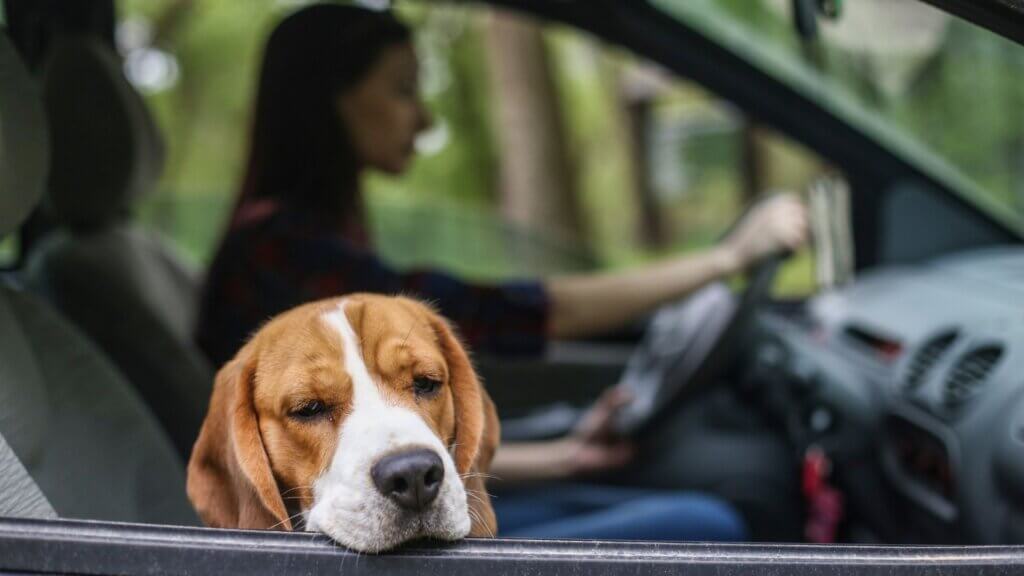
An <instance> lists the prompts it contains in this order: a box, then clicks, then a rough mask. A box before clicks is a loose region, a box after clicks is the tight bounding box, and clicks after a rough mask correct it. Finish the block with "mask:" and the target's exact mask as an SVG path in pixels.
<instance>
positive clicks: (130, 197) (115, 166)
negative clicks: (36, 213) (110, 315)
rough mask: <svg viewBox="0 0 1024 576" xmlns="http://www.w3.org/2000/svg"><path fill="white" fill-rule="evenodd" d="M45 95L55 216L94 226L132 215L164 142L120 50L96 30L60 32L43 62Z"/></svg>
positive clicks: (158, 166)
mask: <svg viewBox="0 0 1024 576" xmlns="http://www.w3.org/2000/svg"><path fill="white" fill-rule="evenodd" d="M43 99H44V102H45V105H46V112H47V115H48V117H49V121H50V140H51V162H52V169H51V176H50V179H49V186H48V192H49V196H48V200H49V202H50V208H51V209H52V211H53V216H54V217H55V218H56V220H57V221H58V222H59V223H61V224H64V225H67V226H70V227H72V228H95V227H99V226H102V225H104V224H107V223H109V222H111V221H114V220H117V219H119V218H121V217H123V216H125V215H127V214H128V212H129V210H130V208H131V204H132V202H133V201H134V200H135V199H136V198H137V197H138V196H139V195H140V194H142V193H144V192H146V191H148V190H150V189H152V188H153V187H154V186H155V184H156V181H157V179H158V178H159V176H160V172H161V170H162V168H163V159H164V147H163V142H162V141H161V139H160V135H159V132H158V130H157V128H156V125H155V123H154V121H153V118H152V116H150V114H149V112H148V110H147V109H146V105H145V102H143V100H142V97H141V96H140V95H139V94H138V92H136V91H135V89H134V88H133V87H132V86H131V84H129V82H128V80H127V79H126V78H125V76H124V73H123V72H122V69H121V59H120V57H119V56H118V55H117V54H116V53H115V52H114V51H113V50H112V49H111V48H109V47H108V46H107V45H106V44H104V43H103V42H102V41H101V40H99V39H97V38H93V37H89V36H70V37H66V38H62V39H61V40H59V41H58V42H57V43H56V44H55V45H54V46H53V48H52V50H51V52H50V55H49V57H48V58H47V62H46V65H45V66H44V70H43Z"/></svg>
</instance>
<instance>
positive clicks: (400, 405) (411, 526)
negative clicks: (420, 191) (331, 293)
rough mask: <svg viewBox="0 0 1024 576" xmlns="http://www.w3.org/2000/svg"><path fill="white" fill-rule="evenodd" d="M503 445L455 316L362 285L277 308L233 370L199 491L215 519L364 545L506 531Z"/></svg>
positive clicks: (196, 497) (221, 388)
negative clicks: (453, 324)
mask: <svg viewBox="0 0 1024 576" xmlns="http://www.w3.org/2000/svg"><path fill="white" fill-rule="evenodd" d="M498 440H499V428H498V420H497V416H496V412H495V410H494V406H493V404H492V403H491V401H490V398H489V397H488V396H487V393H486V391H485V390H484V389H483V387H482V386H481V385H480V382H479V379H478V378H477V376H476V374H475V372H474V370H473V367H472V365H471V364H470V361H469V358H468V356H467V354H466V351H465V350H464V349H463V346H462V345H461V344H460V342H459V340H458V339H457V337H456V336H455V335H454V333H453V332H452V330H451V328H450V326H449V325H448V323H447V322H446V321H445V320H444V319H443V318H441V317H440V316H439V315H438V314H436V313H435V312H434V311H433V310H431V309H430V308H429V307H428V306H426V305H424V304H422V303H420V302H417V301H415V300H411V299H408V298H399V297H384V296H376V295H369V294H355V295H350V296H346V297H344V298H337V299H331V300H324V301H318V302H313V303H310V304H306V305H303V306H300V307H298V308H294V309H292V310H290V311H288V312H285V313H283V314H281V315H279V316H277V317H275V318H274V319H272V320H271V321H270V322H268V323H267V324H266V325H264V326H263V328H261V329H260V330H259V331H258V332H257V333H256V334H255V335H254V336H253V337H252V338H251V339H250V340H249V342H247V343H246V344H245V346H243V347H242V349H241V350H240V351H239V352H238V353H237V355H236V356H235V357H234V359H232V360H231V361H230V362H228V363H227V364H226V365H225V366H224V367H223V368H221V369H220V371H219V372H218V373H217V378H216V383H215V385H214V391H213V394H212V397H211V399H210V406H209V410H208V412H207V415H206V419H205V421H204V423H203V427H202V430H201V432H200V435H199V439H198V441H197V442H196V447H195V450H194V451H193V453H192V458H191V460H190V461H189V466H188V494H189V498H190V499H191V501H192V503H193V505H194V506H195V507H196V510H197V511H198V512H199V515H200V517H201V518H202V519H203V521H204V522H205V523H206V524H208V525H210V526H217V527H225V528H242V529H272V530H306V531H310V532H320V533H323V534H326V535H327V536H329V537H330V538H331V539H333V540H334V541H336V542H338V543H339V544H341V545H343V546H346V547H348V548H351V549H353V550H356V551H359V552H382V551H385V550H389V549H391V548H394V547H396V546H398V545H400V544H402V543H405V542H408V541H410V540H416V539H421V538H430V539H438V540H448V541H451V540H458V539H461V538H465V537H466V536H476V537H493V536H494V535H495V532H496V530H497V524H496V520H495V517H494V511H493V509H492V508H491V504H490V499H489V496H488V494H487V491H486V489H485V486H484V478H485V476H486V472H487V470H488V469H489V467H490V463H491V459H492V458H493V455H494V451H495V449H496V448H497V445H498Z"/></svg>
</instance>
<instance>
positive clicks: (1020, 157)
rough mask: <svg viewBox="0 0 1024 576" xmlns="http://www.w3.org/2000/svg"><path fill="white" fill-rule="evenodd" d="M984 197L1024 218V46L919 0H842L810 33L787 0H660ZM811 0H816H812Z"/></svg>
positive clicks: (996, 208) (656, 0) (974, 196)
mask: <svg viewBox="0 0 1024 576" xmlns="http://www.w3.org/2000/svg"><path fill="white" fill-rule="evenodd" d="M652 4H654V5H656V6H658V7H660V8H662V9H664V10H665V11H666V12H668V13H670V14H672V15H674V16H675V17H677V18H679V19H680V20H682V21H684V22H685V23H686V24H688V25H690V26H693V27H695V28H697V29H698V30H699V31H701V32H702V33H705V34H709V35H711V36H712V37H713V38H714V39H715V40H716V41H719V42H722V43H723V44H725V45H727V46H729V47H730V48H731V49H733V50H735V51H737V52H739V53H740V54H742V55H743V57H744V58H746V59H749V60H750V61H751V62H754V63H755V64H756V65H759V66H760V67H762V68H763V69H765V70H767V71H768V72H769V73H771V74H772V75H775V76H779V77H782V78H785V79H786V80H787V82H789V83H790V84H792V85H793V86H795V87H797V88H798V89H800V90H801V91H803V92H804V93H805V94H806V95H807V96H808V97H810V98H812V99H815V100H818V101H819V102H820V103H821V104H822V105H823V106H825V107H827V108H829V109H831V110H832V111H833V112H834V113H836V114H838V115H840V116H841V117H845V118H847V119H848V120H849V121H851V122H852V123H854V124H855V125H857V126H858V127H859V128H861V129H862V130H865V131H867V132H869V134H871V136H872V137H873V138H875V139H877V140H879V141H881V142H883V143H886V144H888V145H889V146H891V147H892V148H893V149H895V150H896V151H897V152H898V153H899V154H903V155H907V156H912V157H914V160H915V162H916V163H918V164H921V165H925V166H927V167H928V168H929V169H930V170H932V171H933V172H935V173H936V174H937V175H938V176H939V177H941V178H943V179H944V180H946V181H947V182H949V183H950V184H951V185H952V186H953V187H954V188H956V189H959V190H960V191H961V192H962V193H963V194H965V195H966V196H967V197H968V198H969V199H970V200H972V201H973V202H974V203H975V204H977V205H979V206H981V207H983V208H984V209H986V210H988V211H990V212H991V213H993V214H994V215H996V216H997V217H999V218H1001V219H1003V220H1004V221H1006V222H1008V223H1010V224H1011V225H1013V226H1016V227H1018V228H1020V227H1021V225H1022V223H1024V84H1022V83H1021V82H1020V78H1021V77H1022V75H1024V48H1021V46H1019V45H1018V44H1016V43H1014V42H1011V41H1009V40H1006V39H1004V38H1002V37H1000V36H997V35H996V34H993V33H991V32H989V31H987V30H985V29H983V28H980V27H978V26H975V25H973V24H970V23H968V22H966V21H964V20H960V19H958V18H955V17H953V16H950V15H949V14H947V13H945V12H942V11H940V10H938V9H936V8H933V7H931V6H929V5H928V4H926V3H925V2H918V1H916V0H857V1H856V2H834V3H831V4H832V5H838V6H839V7H840V10H839V13H838V15H836V16H835V17H833V18H828V17H819V18H818V19H817V23H818V24H817V30H818V35H817V37H816V39H811V40H802V38H801V36H800V35H799V34H798V33H797V29H796V27H795V26H794V25H793V15H792V13H791V9H792V6H793V4H794V3H793V2H790V1H788V0H652ZM807 4H811V3H807Z"/></svg>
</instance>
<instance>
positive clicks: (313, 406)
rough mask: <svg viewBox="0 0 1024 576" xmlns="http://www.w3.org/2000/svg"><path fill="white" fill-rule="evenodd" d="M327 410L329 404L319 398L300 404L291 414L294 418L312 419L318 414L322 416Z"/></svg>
mask: <svg viewBox="0 0 1024 576" xmlns="http://www.w3.org/2000/svg"><path fill="white" fill-rule="evenodd" d="M326 412H327V405H326V404H324V403H323V402H321V401H319V400H310V401H309V402H306V403H305V404H303V405H301V406H299V407H298V408H296V409H295V410H292V411H291V414H289V415H290V416H291V417H292V418H295V419H298V420H312V419H313V418H316V417H317V416H322V415H324V414H325V413H326Z"/></svg>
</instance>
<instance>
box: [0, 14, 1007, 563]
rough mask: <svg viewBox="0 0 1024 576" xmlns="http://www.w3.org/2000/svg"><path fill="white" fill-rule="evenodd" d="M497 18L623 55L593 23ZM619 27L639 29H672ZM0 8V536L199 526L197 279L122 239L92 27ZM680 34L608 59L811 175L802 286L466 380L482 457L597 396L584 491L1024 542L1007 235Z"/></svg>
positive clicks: (830, 532) (123, 189)
mask: <svg viewBox="0 0 1024 576" xmlns="http://www.w3.org/2000/svg"><path fill="white" fill-rule="evenodd" d="M439 3H440V2H429V3H428V4H439ZM494 4H499V5H507V6H508V7H512V8H515V9H521V10H522V9H525V10H528V11H531V12H534V13H536V14H540V15H544V16H546V17H548V18H550V19H551V20H553V21H559V20H560V19H561V21H562V22H563V23H565V22H567V23H569V24H573V25H577V26H579V27H580V28H583V29H586V30H588V32H589V33H591V34H594V35H596V36H597V37H599V38H601V39H602V40H604V41H607V42H609V43H613V44H614V43H618V42H627V40H625V38H626V37H627V35H626V33H625V32H622V31H618V32H617V31H616V29H614V28H613V27H611V26H609V25H608V24H607V22H608V21H610V20H612V19H613V17H614V15H615V13H616V12H615V11H616V10H623V9H624V8H622V6H621V5H619V4H618V3H616V2H602V3H599V4H601V6H602V7H601V8H595V9H594V13H593V14H591V15H590V16H580V14H581V13H582V12H580V9H579V7H578V6H576V4H578V3H573V2H568V3H554V4H558V6H548V7H546V8H544V7H541V8H538V7H537V6H538V5H540V4H544V3H543V2H534V1H525V0H524V1H521V2H519V1H516V0H507V1H501V2H494ZM642 4H643V7H636V9H637V10H638V11H639V12H640V13H642V14H644V15H646V16H645V17H646V18H648V20H642V19H640V20H638V21H642V22H645V23H646V25H649V26H652V27H653V28H652V29H654V30H658V29H660V28H658V27H661V26H669V27H670V28H669V29H671V30H674V31H676V28H674V27H675V26H678V22H677V21H676V19H675V18H676V17H678V18H680V19H683V20H685V18H686V17H687V11H688V10H690V8H687V7H686V3H682V2H676V3H673V2H670V1H669V0H662V1H658V2H653V1H652V2H644V3H642ZM795 4H801V3H794V5H795ZM4 8H5V17H6V26H5V27H3V29H2V32H0V138H2V140H0V238H8V239H14V240H11V242H14V243H15V244H14V245H16V246H17V249H16V250H15V257H14V258H11V259H10V261H9V265H8V266H7V267H6V268H5V269H4V271H3V272H2V275H0V516H3V517H12V518H41V519H47V518H54V517H59V518H72V519H88V520H108V521H123V522H135V523H145V524H160V525H178V526H198V519H197V517H196V515H195V513H194V511H193V510H192V508H191V506H190V504H189V502H188V501H187V498H186V496H185V489H184V463H185V462H187V460H188V457H189V454H190V452H191V449H192V444H193V442H194V439H195V436H196V434H197V432H198V429H199V426H200V424H201V422H202V419H203V416H204V414H205V412H206V405H207V402H208V399H209V394H210V390H211V386H212V380H213V374H214V373H215V370H216V368H217V367H214V366H210V365H209V363H208V362H207V361H206V359H205V358H204V357H203V355H202V353H201V352H200V351H199V350H198V349H197V348H196V346H195V344H194V343H193V341H192V333H193V329H194V321H195V315H196V307H197V300H198V293H199V290H200V286H201V278H202V270H201V269H200V267H199V266H197V265H196V264H195V263H194V262H192V261H190V260H189V259H188V258H187V257H185V256H184V255H183V254H182V250H181V247H180V246H177V245H175V244H174V242H173V241H171V240H170V239H168V238H167V237H166V236H165V235H162V234H160V233H159V232H158V231H155V230H153V229H152V227H150V226H148V225H146V224H145V223H143V222H141V221H140V219H139V217H138V210H137V206H138V204H139V203H140V202H142V200H143V199H145V197H146V195H148V194H153V193H154V192H155V190H156V189H157V187H158V181H159V178H160V175H161V173H162V171H163V170H165V169H166V163H165V144H164V141H163V140H162V136H161V134H160V131H159V129H158V127H157V124H156V122H155V121H154V118H153V114H152V111H151V110H150V109H149V106H148V104H147V102H146V101H145V100H144V98H143V96H142V95H141V94H140V92H139V90H138V89H137V88H136V87H134V86H133V85H132V83H131V82H129V80H128V79H127V78H126V76H125V74H124V66H123V63H122V61H121V58H122V57H121V55H120V54H119V53H118V51H117V49H116V46H115V42H114V39H113V33H112V31H111V30H112V27H113V25H114V21H115V17H114V11H115V8H116V5H115V3H114V2H112V1H103V0H90V1H88V2H86V1H81V2H77V3H76V4H75V7H74V8H71V7H69V6H67V5H66V3H61V2H57V1H46V2H30V1H20V0H6V1H5V2H4ZM583 12H586V11H585V9H584V10H583ZM585 18H592V19H593V20H592V21H590V22H587V21H582V22H580V21H577V19H585ZM692 26H693V27H691V28H688V29H687V30H688V32H686V31H679V32H678V34H677V35H676V36H672V38H673V40H672V41H673V42H678V43H684V44H685V43H687V42H689V45H690V46H694V47H695V48H694V50H693V53H687V54H682V53H681V52H680V51H679V50H678V44H672V43H671V42H669V41H668V40H666V39H665V38H663V37H659V36H658V35H657V34H648V35H647V38H646V39H645V40H629V41H628V42H629V43H631V45H630V44H627V46H628V47H629V48H630V49H631V50H633V51H635V52H636V53H638V54H639V55H640V56H642V57H645V58H650V59H654V60H656V61H658V62H659V63H660V64H662V65H663V66H664V68H665V69H666V70H667V71H668V73H669V74H672V73H677V74H680V75H683V74H684V72H685V76H686V79H687V81H690V82H694V83H696V84H698V85H700V86H701V89H703V90H707V91H710V92H712V93H722V94H723V98H724V99H727V100H728V101H729V102H730V104H729V106H731V107H735V108H737V109H739V110H740V111H741V112H742V114H749V115H751V116H754V117H757V118H761V119H763V120H764V122H765V123H766V125H768V126H770V127H771V128H772V129H773V130H774V131H775V132H777V133H778V134H779V135H780V136H779V137H780V138H783V137H784V138H786V139H788V140H792V141H795V142H797V143H799V144H800V145H801V146H803V147H805V148H807V149H810V150H814V151H815V152H814V155H815V165H816V166H818V167H819V168H820V169H819V170H816V171H814V172H815V173H814V174H813V176H814V177H813V178H807V179H805V180H803V181H802V182H801V183H802V184H806V188H805V189H806V190H807V192H806V193H807V197H808V201H809V203H810V206H811V210H812V216H813V218H814V237H815V245H814V248H813V250H812V251H811V253H809V254H804V255H803V258H805V260H804V262H805V267H806V269H812V268H813V274H814V275H815V279H814V281H813V286H811V287H810V288H809V289H808V290H806V291H805V293H803V294H800V295H797V296H790V297H785V298H780V297H778V296H777V294H776V292H775V291H774V290H773V287H774V286H776V280H777V279H778V277H779V276H780V275H783V274H786V272H784V271H782V270H783V269H784V268H785V266H786V265H787V264H786V262H785V261H784V260H783V259H775V260H770V261H768V262H766V263H763V264H761V265H760V266H758V267H757V268H755V269H754V270H751V271H750V272H749V274H748V275H747V277H746V278H745V280H744V281H742V282H738V283H736V284H728V283H719V284H714V285H711V286H709V287H707V288H705V289H703V290H701V291H699V292H697V293H696V294H694V295H692V296H691V297H689V298H687V299H685V300H683V301H681V302H678V303H674V304H672V305H670V306H666V307H664V308H662V309H660V310H658V311H657V312H656V313H654V314H653V315H652V316H651V317H650V318H649V319H647V320H646V321H645V322H643V323H641V324H638V325H637V326H635V327H633V328H632V329H628V330H623V331H621V332H619V333H616V334H609V335H607V337H605V338H602V339H598V340H594V341H586V342H555V343H553V344H552V345H551V346H550V348H549V350H548V351H547V353H546V355H545V356H544V357H542V358H536V359H506V358H495V357H479V358H477V359H476V363H477V368H478V370H479V371H480V373H481V374H482V376H483V379H484V381H485V382H486V383H487V387H488V390H489V392H490V394H491V396H492V397H493V398H494V400H495V403H496V404H497V406H498V408H499V412H500V414H501V416H502V422H503V424H502V427H503V437H504V438H506V439H510V440H538V439H546V438H554V437H557V436H560V435H563V434H565V433H567V432H568V431H570V430H571V429H572V426H573V425H574V423H575V422H576V421H577V420H578V418H579V417H580V415H581V413H582V412H583V411H584V410H585V409H586V407H587V406H588V405H589V403H590V402H592V401H593V400H594V399H595V398H596V397H597V396H598V395H599V394H600V392H601V391H602V390H604V389H606V388H608V387H609V386H613V385H616V384H620V383H621V384H622V385H625V386H627V387H629V388H630V389H631V390H632V391H633V393H634V397H635V400H634V402H633V403H632V404H631V405H630V406H629V407H628V409H627V410H626V411H625V412H624V413H623V414H621V417H620V418H619V420H618V422H617V426H618V428H619V429H620V430H621V432H622V433H623V434H624V435H627V436H629V437H632V438H634V439H636V441H637V443H638V445H639V448H640V450H639V456H638V457H637V458H636V460H635V461H634V463H633V464H631V465H630V466H629V467H628V468H626V469H624V470H621V471H617V472H615V473H613V474H610V475H608V476H607V477H604V478H602V480H603V481H605V482H610V483H615V484H621V485H629V486H646V487H657V488H665V489H673V490H699V491H704V492H708V493H712V494H715V495H717V496H720V497H722V498H724V499H725V500H727V501H729V502H730V503H732V504H734V505H735V506H736V507H737V509H738V510H740V512H741V513H742V515H743V517H744V519H745V520H746V522H747V523H748V525H749V527H750V532H751V538H752V540H754V541H758V542H817V543H825V542H841V543H857V544H964V545H967V544H1024V381H1022V378H1024V377H1022V376H1021V375H1022V374H1024V313H1022V310H1024V308H1022V307H1021V304H1020V303H1021V302H1024V247H1022V245H1021V242H1022V240H1024V233H1022V230H1024V227H1022V226H1021V225H1020V221H1021V220H1020V217H1019V213H1018V219H1017V222H1016V224H1013V223H1009V224H1008V223H1007V220H1006V218H1002V217H996V216H993V215H992V212H991V211H990V210H989V209H988V208H986V207H985V206H984V203H979V202H974V201H973V200H971V199H970V198H968V197H966V196H964V195H963V194H960V193H959V192H958V190H959V188H958V186H959V184H960V180H958V179H957V178H955V177H952V176H951V177H950V178H949V179H947V180H943V179H942V178H943V175H944V174H945V172H943V171H942V170H933V169H932V165H930V164H928V162H925V161H920V162H918V159H919V158H918V157H917V156H915V155H914V153H912V152H913V151H911V152H906V149H903V148H898V146H896V145H895V144H892V143H891V142H890V141H889V140H888V139H887V138H888V137H887V136H885V135H884V134H882V132H879V131H877V130H876V129H877V126H876V124H877V123H878V122H874V123H870V122H868V123H866V125H868V124H870V126H869V127H867V128H863V127H861V128H850V126H852V125H854V124H853V123H852V122H847V123H844V122H846V120H845V119H848V118H849V117H851V116H845V117H844V116H843V115H844V114H846V113H847V111H846V110H831V113H833V114H834V115H835V117H836V118H840V119H844V120H843V121H840V120H836V119H835V118H832V119H830V120H829V121H828V122H825V121H821V122H816V118H817V116H816V115H818V114H825V112H822V110H826V109H827V106H820V107H818V108H815V109H814V110H813V111H810V112H805V113H801V112H800V111H799V110H796V111H794V108H796V109H798V108H799V107H800V104H801V103H805V102H813V100H814V98H815V97H816V96H815V94H817V93H816V92H814V91H813V90H809V91H808V92H807V94H810V95H806V94H805V95H803V96H792V97H791V98H790V97H788V96H789V95H790V94H791V92H792V93H797V92H799V88H800V87H801V86H802V85H801V82H803V80H800V79H797V80H793V81H792V83H787V82H786V81H774V82H775V83H774V84H772V86H773V88H771V89H770V90H769V89H767V88H766V89H765V90H762V91H755V90H750V89H748V88H743V89H741V88H739V87H738V86H737V84H736V80H735V78H733V77H730V76H729V75H728V74H726V73H724V72H722V71H721V69H718V68H716V65H715V63H716V62H719V60H716V58H723V59H724V60H722V61H724V62H727V63H729V66H732V67H733V68H735V70H736V71H735V72H734V74H735V75H736V77H741V76H743V75H744V74H747V75H749V76H750V78H759V80H758V81H761V82H767V81H765V80H763V79H760V78H761V76H764V75H765V74H766V73H765V72H763V71H758V69H757V67H756V66H755V64H754V63H749V62H747V63H743V62H746V61H745V60H744V58H745V57H744V54H746V53H744V52H743V50H744V45H743V41H742V40H739V39H734V40H735V42H736V43H737V44H736V45H734V46H732V48H734V51H732V52H730V53H729V55H727V56H726V55H717V53H712V52H710V50H711V48H709V47H713V46H714V44H715V42H717V41H719V39H718V37H716V36H715V30H714V29H711V28H709V29H703V30H701V33H698V32H695V31H694V30H696V29H697V28H696V27H698V26H699V25H698V24H692ZM616 34H619V35H620V37H617V36H616ZM641 36H643V35H641ZM726 36H728V35H726ZM659 38H660V39H659ZM644 42H647V43H646V44H644ZM721 42H725V40H721ZM698 48H704V49H706V50H703V49H698ZM715 49H716V50H723V49H722V48H721V47H720V46H719V47H718V48H715ZM1014 49H1017V50H1021V47H1019V46H1014ZM709 54H712V55H713V56H714V57H713V58H712V57H711V56H708V55H709ZM702 58H710V60H709V61H708V62H700V60H701V59H702ZM733 59H735V61H736V62H733ZM1022 61H1024V59H1022ZM737 62H739V63H737ZM719 63H720V62H719ZM726 68H728V66H726ZM780 76H784V74H783V73H780ZM752 82H753V80H752ZM766 85H767V84H766ZM794 86H796V88H794ZM772 90H775V91H776V92H774V93H773V92H771V91H772ZM790 91H791V92H790ZM808 109H810V108H808ZM962 113H963V114H970V113H971V111H963V112H962ZM836 126H841V127H836ZM844 130H849V133H848V134H847V133H846V132H843V131H844ZM880 134H882V135H880ZM844 136H848V137H844ZM1021 141H1022V142H1024V138H1022V140H1021ZM893 150H896V152H893ZM1019 158H1024V156H1020V157H1019ZM1021 162H1024V160H1021ZM1022 197H1024V196H1022ZM1022 202H1024V201H1022ZM684 204H685V202H684ZM734 216H735V217H736V218H738V217H739V214H734ZM837 495H838V496H837Z"/></svg>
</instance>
